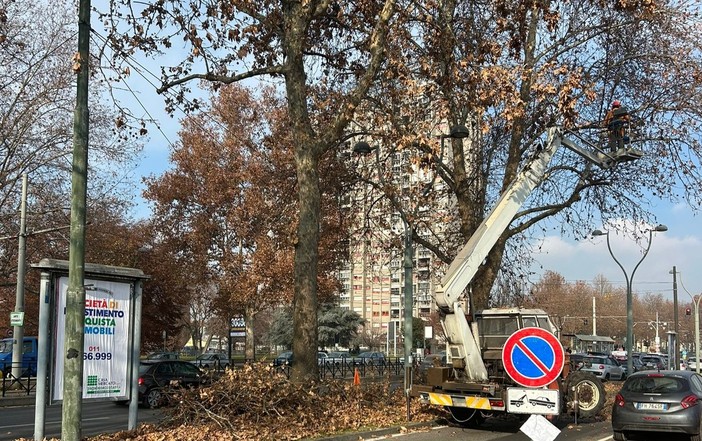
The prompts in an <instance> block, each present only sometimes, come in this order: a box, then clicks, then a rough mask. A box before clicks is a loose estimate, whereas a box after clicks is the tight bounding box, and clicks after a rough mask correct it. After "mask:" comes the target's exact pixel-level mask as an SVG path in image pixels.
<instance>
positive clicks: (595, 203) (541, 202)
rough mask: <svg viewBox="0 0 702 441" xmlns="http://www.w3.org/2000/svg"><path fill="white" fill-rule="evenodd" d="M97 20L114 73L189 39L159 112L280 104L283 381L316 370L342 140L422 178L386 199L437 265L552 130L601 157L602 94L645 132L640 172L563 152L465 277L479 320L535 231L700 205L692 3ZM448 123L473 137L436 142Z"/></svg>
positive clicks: (147, 8)
mask: <svg viewBox="0 0 702 441" xmlns="http://www.w3.org/2000/svg"><path fill="white" fill-rule="evenodd" d="M130 7H131V8H130ZM100 17H101V18H102V19H103V21H104V22H105V23H106V24H107V25H108V26H109V27H110V28H111V33H110V36H109V42H110V44H111V45H112V47H113V48H114V50H115V53H116V54H117V56H118V57H122V60H125V61H126V60H128V57H129V55H130V54H131V53H132V51H133V50H136V49H142V50H144V51H146V52H147V53H149V54H154V53H156V52H158V51H160V50H169V49H172V48H173V47H174V45H175V44H176V42H177V44H178V45H181V44H184V47H185V49H186V53H185V54H183V53H182V52H180V53H179V54H173V53H171V54H172V55H183V56H182V58H179V59H176V60H175V61H173V62H172V63H171V64H170V65H168V66H166V65H164V67H163V69H162V86H161V87H160V89H159V90H160V91H161V92H162V93H164V94H167V105H169V106H173V105H183V106H185V107H186V108H191V109H192V108H198V107H199V106H201V104H202V102H201V101H197V100H188V99H186V97H187V96H188V91H189V87H191V86H190V84H192V83H191V82H192V81H205V82H208V83H209V84H211V85H212V87H214V88H218V87H221V86H223V85H226V84H230V83H234V82H240V81H248V80H251V79H254V78H262V79H264V80H269V79H272V80H273V81H274V82H275V83H276V85H277V86H278V87H279V89H280V90H281V91H282V93H283V94H284V98H285V106H286V112H287V115H286V117H287V118H288V130H289V140H290V146H291V152H292V156H293V158H294V170H295V174H294V184H293V185H294V188H295V192H296V198H297V199H296V201H295V203H296V208H295V210H296V214H297V217H295V218H294V219H293V222H294V229H295V233H294V235H293V238H292V239H291V243H292V244H293V246H294V249H295V258H294V262H293V267H294V273H293V274H294V285H293V286H294V295H293V306H294V323H295V326H294V330H295V338H294V343H293V344H294V351H295V353H296V359H297V360H298V363H299V364H297V366H296V367H294V369H293V377H294V378H302V377H305V376H308V375H309V376H312V377H314V376H315V374H316V371H317V367H316V356H315V354H314V348H316V346H317V343H318V335H317V328H316V325H315V324H316V322H317V320H316V318H317V303H318V298H317V292H318V285H317V283H318V279H319V278H318V267H317V265H318V262H319V261H320V255H319V249H320V228H321V226H322V218H321V213H322V208H321V204H322V202H321V200H322V196H321V191H320V182H321V179H322V176H324V175H325V174H326V170H325V169H324V168H323V167H322V166H321V164H322V163H323V162H322V159H323V157H324V156H325V155H326V154H328V155H340V154H341V153H342V152H344V151H347V150H348V147H347V146H346V144H345V143H344V141H345V140H347V139H349V138H351V137H355V138H360V137H365V138H368V139H374V140H376V141H375V143H377V144H380V145H382V147H383V152H384V154H383V156H382V157H381V161H383V163H382V164H380V169H381V170H392V165H391V163H390V162H389V160H390V158H397V157H398V156H399V157H402V158H406V159H407V161H406V162H405V163H404V166H406V167H412V168H414V169H418V170H422V171H423V172H424V173H426V175H427V177H428V182H429V183H431V187H430V188H429V191H427V187H426V185H425V184H426V183H425V182H423V183H422V184H421V185H409V186H403V185H401V184H398V185H388V186H382V190H383V192H384V193H385V195H386V196H390V197H391V198H392V199H393V200H395V201H396V202H399V204H396V205H394V206H395V210H397V211H400V212H401V213H402V214H403V216H404V218H405V219H406V221H407V222H408V224H409V225H410V227H411V229H412V232H413V239H414V241H415V242H416V243H419V244H421V245H422V246H424V247H425V248H427V249H429V250H431V251H432V252H433V253H434V255H435V256H437V257H438V258H439V259H440V260H442V261H444V262H449V261H451V259H452V258H453V256H455V254H456V252H457V250H458V249H459V248H460V247H461V246H462V245H463V244H464V243H465V242H466V240H467V238H468V237H470V235H471V234H472V233H473V232H474V231H475V230H476V229H477V228H478V226H479V225H480V223H481V222H482V221H483V219H484V217H485V213H486V212H487V210H488V209H489V207H491V206H492V204H494V201H495V200H496V198H497V197H498V194H499V193H500V191H502V190H504V189H505V188H506V186H507V185H509V184H510V183H511V182H512V181H513V180H514V177H515V175H516V173H517V172H518V171H519V170H520V169H521V168H522V166H523V164H524V162H525V161H526V160H528V159H529V158H530V157H531V155H533V152H534V151H535V150H536V149H537V148H538V147H539V145H540V143H541V142H543V139H544V137H545V133H546V130H547V128H548V127H549V126H551V125H554V124H556V125H560V126H562V127H564V128H565V129H568V130H572V131H573V132H572V133H582V134H584V135H583V136H584V137H585V138H587V139H588V140H591V141H592V146H594V147H593V148H597V146H601V145H602V142H603V141H602V139H603V136H602V135H603V133H602V130H601V124H600V121H601V119H602V117H603V115H604V113H605V111H606V110H607V108H608V106H609V102H610V101H611V100H612V99H614V98H616V99H620V100H622V101H623V102H624V103H625V105H626V106H627V107H628V108H629V109H630V110H631V111H632V113H633V114H634V115H635V116H636V118H637V121H641V122H645V125H643V126H641V127H639V129H638V130H637V131H636V133H635V136H634V139H633V144H632V145H635V146H636V148H638V149H640V150H642V151H644V152H645V153H646V155H645V157H644V158H643V159H641V160H639V161H637V162H635V163H630V164H627V165H626V166H622V167H617V168H616V169H611V170H600V169H598V168H597V167H595V166H593V165H591V164H589V163H586V162H585V160H584V159H582V158H580V157H577V156H575V155H574V154H572V153H570V152H568V151H561V152H560V154H559V156H558V157H557V158H556V160H555V161H554V162H553V166H552V168H551V169H550V170H549V172H548V173H547V179H546V180H545V181H544V182H543V184H542V185H541V186H540V187H539V189H538V190H537V191H536V192H534V194H533V195H532V197H531V198H530V201H529V203H528V204H527V205H526V206H525V207H524V209H523V210H522V211H521V212H520V213H519V214H518V215H517V216H516V219H515V221H514V222H513V223H512V224H511V226H510V228H509V229H508V230H507V231H505V232H504V234H503V235H502V237H501V238H500V240H499V241H498V243H497V245H496V246H495V247H494V248H493V250H492V251H491V253H490V254H489V255H488V257H487V259H486V260H485V262H484V263H483V265H482V266H481V267H480V269H479V272H478V274H477V276H476V277H475V278H474V281H473V287H472V288H473V289H472V292H473V296H474V299H473V303H474V304H475V306H476V307H478V308H480V307H484V306H487V305H489V304H490V301H491V295H490V291H491V289H492V287H493V285H494V282H495V280H496V278H497V277H498V276H499V275H500V274H502V275H504V276H507V277H510V276H516V275H518V274H519V273H520V272H522V270H520V268H525V267H526V265H520V263H521V262H519V261H518V258H520V257H523V256H524V255H525V254H520V253H519V252H520V250H522V249H523V246H524V245H528V242H527V239H528V238H529V236H530V235H534V234H538V230H537V228H538V227H536V226H537V225H542V222H543V221H544V220H545V219H547V218H551V219H556V221H558V222H560V223H561V225H563V227H562V231H563V233H564V234H573V235H575V236H576V237H578V235H579V234H580V233H577V231H590V230H591V228H583V226H584V225H586V226H588V227H590V226H591V225H592V224H593V223H596V222H600V221H603V222H604V221H607V220H608V219H611V218H619V217H625V218H630V219H632V220H634V221H636V222H638V221H642V220H643V221H645V220H652V219H654V218H655V213H653V212H652V205H649V201H650V200H653V199H655V198H666V199H670V200H683V201H687V202H689V203H690V205H691V206H693V207H697V205H698V203H699V201H700V196H701V195H700V188H702V186H700V174H699V165H700V153H702V152H701V150H700V149H701V146H700V143H699V141H700V138H699V133H700V121H702V118H700V113H701V110H702V109H701V108H700V106H701V105H702V104H701V103H702V101H700V100H699V99H696V98H698V97H699V96H700V80H701V79H702V75H701V72H700V66H701V63H700V61H701V60H700V54H702V51H700V44H701V43H700V42H701V41H702V38H700V32H701V30H700V28H699V26H698V23H699V8H698V6H697V5H696V4H695V2H691V1H689V2H686V1H685V0H679V1H677V0H676V1H661V2H654V1H639V0H631V1H621V0H606V1H601V2H593V1H589V0H582V1H576V2H572V1H567V2H566V1H552V2H547V3H539V2H531V1H496V2H491V3H487V4H486V3H484V2H473V1H456V0H448V1H440V2H422V1H412V0H409V1H394V0H385V1H372V0H363V1H358V2H351V3H344V4H340V3H336V2H331V1H327V0H319V1H310V2H296V1H287V0H283V1H270V0H267V1H260V2H255V4H253V3H251V2H249V1H231V2H226V3H216V4H213V3H210V2H204V1H203V2H194V3H193V2H179V1H175V2H155V3H151V4H147V5H136V4H132V2H130V1H129V0H113V1H111V2H110V3H109V9H107V10H105V11H101V15H100ZM123 20H126V22H127V23H128V24H129V26H128V27H125V26H121V25H123V24H124V21H123ZM171 60H173V58H172V59H171ZM457 125H463V126H465V127H466V129H467V130H468V135H469V136H467V137H464V138H462V139H448V138H446V137H445V136H444V134H446V133H448V130H449V128H451V127H454V126H457ZM576 130H577V132H576ZM378 188H380V187H378ZM372 197H374V196H373V195H372ZM447 202H448V203H447Z"/></svg>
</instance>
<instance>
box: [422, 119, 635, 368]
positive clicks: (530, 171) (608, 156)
mask: <svg viewBox="0 0 702 441" xmlns="http://www.w3.org/2000/svg"><path fill="white" fill-rule="evenodd" d="M561 145H564V146H565V147H566V148H568V149H570V150H572V151H574V152H575V153H577V154H579V155H580V156H582V157H584V158H586V159H587V160H589V161H590V162H592V163H595V164H596V165H598V166H599V167H601V168H603V169H607V168H610V167H612V166H614V165H615V164H617V163H619V162H624V161H632V160H636V159H638V158H640V157H641V156H642V155H643V153H642V152H640V151H638V150H633V149H626V150H624V149H622V151H621V152H615V153H604V152H601V151H600V150H599V149H597V148H595V150H596V151H595V152H594V153H593V152H592V151H590V150H588V149H585V148H582V147H580V146H579V145H578V144H576V143H575V142H573V141H571V140H570V139H567V138H565V137H564V134H563V131H562V129H561V128H559V127H551V128H550V129H549V130H548V137H547V141H546V144H545V145H544V146H542V147H541V148H540V149H539V150H538V151H537V152H536V153H535V155H534V156H533V157H532V158H531V159H530V161H529V162H528V163H527V164H526V166H525V167H524V168H523V169H522V170H521V171H520V172H519V173H518V174H517V177H516V179H515V180H514V182H512V184H511V185H510V186H509V187H508V188H507V189H506V190H505V191H504V193H503V194H502V196H500V199H499V200H498V201H497V204H496V205H495V207H494V208H493V209H492V210H491V211H490V213H489V214H488V215H487V217H486V218H485V220H484V221H483V222H482V223H481V224H480V226H479V227H478V229H477V230H476V231H475V233H473V235H472V236H471V238H470V239H469V240H468V243H467V244H466V245H465V246H464V247H463V249H461V251H460V252H459V253H458V255H457V256H456V258H455V259H454V260H453V262H451V265H450V266H449V268H448V270H447V272H446V275H445V276H444V277H443V278H442V280H441V285H440V286H438V287H437V289H436V291H435V301H436V304H437V306H438V308H439V310H440V311H441V312H442V316H443V317H442V325H443V327H444V332H445V334H446V339H447V349H448V357H449V359H450V360H451V363H452V365H453V367H454V368H458V369H462V370H463V371H464V372H465V374H466V376H467V377H468V378H469V379H471V380H477V381H482V380H486V379H487V378H488V373H487V370H486V368H485V364H484V362H483V360H482V354H481V351H480V342H479V332H478V329H477V323H476V322H472V323H469V322H468V319H467V318H466V316H467V315H468V314H469V313H470V312H471V311H470V307H471V305H470V301H466V299H462V298H461V296H462V294H463V293H464V292H465V290H466V288H467V287H468V286H469V284H470V282H471V281H472V280H473V277H474V276H475V273H476V272H477V271H478V268H479V267H480V265H481V264H482V262H483V260H484V259H485V258H486V257H487V255H488V253H489V252H490V250H491V249H492V248H493V246H495V243H496V242H497V240H498V239H499V238H500V236H501V235H502V233H503V232H504V231H505V230H506V229H507V228H508V227H509V224H510V223H511V222H512V220H513V219H514V216H515V215H516V214H517V211H519V209H520V207H521V206H522V205H523V204H524V202H525V201H526V199H527V198H528V197H529V195H530V194H531V192H532V191H533V190H534V188H536V186H538V185H539V184H540V183H541V181H542V180H543V179H544V176H545V175H546V172H547V170H548V166H549V163H550V162H551V159H552V158H553V155H554V154H555V153H556V152H557V151H558V149H559V148H560V147H561ZM468 300H469V299H468Z"/></svg>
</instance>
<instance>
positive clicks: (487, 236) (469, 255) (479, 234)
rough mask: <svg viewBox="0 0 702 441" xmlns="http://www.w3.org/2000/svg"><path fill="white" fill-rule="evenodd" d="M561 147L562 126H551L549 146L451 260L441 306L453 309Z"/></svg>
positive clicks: (439, 296) (439, 299) (439, 294)
mask: <svg viewBox="0 0 702 441" xmlns="http://www.w3.org/2000/svg"><path fill="white" fill-rule="evenodd" d="M560 146H561V132H560V129H559V128H557V127H552V128H550V129H549V132H548V140H547V142H546V145H545V146H544V147H543V148H542V149H541V150H540V151H539V152H537V154H536V155H535V156H534V157H533V158H532V160H531V161H530V162H529V164H527V165H526V167H525V168H524V169H523V170H522V171H521V172H519V175H518V176H517V178H516V179H515V180H514V182H513V183H512V184H511V185H510V186H509V187H508V188H507V190H506V191H505V192H504V193H503V194H502V196H501V197H500V199H499V200H498V201H497V204H496V205H495V207H494V208H493V209H492V211H490V213H489V214H488V216H487V217H486V218H485V220H483V222H482V223H481V224H480V226H479V227H478V229H477V230H476V231H475V233H473V235H472V236H471V238H470V240H468V243H467V244H466V245H465V246H464V247H463V249H461V251H460V252H459V253H458V255H457V256H456V258H455V259H454V260H453V262H451V265H450V266H449V268H448V271H447V272H446V274H445V275H444V277H443V278H442V279H441V285H440V286H439V287H437V289H436V303H437V306H438V307H439V308H440V309H444V310H446V309H448V310H452V309H453V307H454V304H455V303H456V301H457V300H458V298H459V297H460V296H461V294H462V293H463V291H465V289H466V287H467V286H468V285H469V284H470V282H471V280H473V277H474V276H475V273H476V272H477V271H478V268H479V267H480V264H481V263H482V262H483V260H485V258H486V257H487V255H488V253H489V252H490V250H491V249H492V247H493V246H494V245H495V243H496V242H497V240H498V239H499V238H500V236H501V235H502V233H503V232H504V231H505V230H506V229H507V227H508V226H509V224H510V223H511V222H512V219H513V218H514V216H515V215H516V214H517V211H518V210H519V208H520V207H521V206H522V204H524V201H525V200H526V199H527V198H528V197H529V195H530V194H531V192H532V191H533V190H534V188H535V187H536V186H537V185H539V183H540V182H541V180H542V179H543V176H544V174H545V173H546V170H547V167H548V164H549V163H550V162H551V158H552V157H553V155H554V154H555V153H556V151H557V150H558V148H559V147H560ZM466 312H469V311H466Z"/></svg>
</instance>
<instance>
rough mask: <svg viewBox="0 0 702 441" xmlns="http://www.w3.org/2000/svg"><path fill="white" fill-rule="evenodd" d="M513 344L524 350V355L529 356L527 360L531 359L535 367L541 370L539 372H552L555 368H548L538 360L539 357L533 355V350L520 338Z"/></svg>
mask: <svg viewBox="0 0 702 441" xmlns="http://www.w3.org/2000/svg"><path fill="white" fill-rule="evenodd" d="M515 345H516V346H517V347H518V348H519V349H521V350H522V352H524V355H526V356H527V357H529V360H531V361H532V363H534V364H535V365H536V367H537V368H539V369H540V370H541V372H543V373H544V374H553V373H554V372H555V369H549V368H548V367H547V366H546V365H545V364H543V363H542V362H541V360H539V358H538V357H537V356H536V355H534V353H533V352H531V349H529V347H528V346H527V345H525V344H524V342H523V341H522V340H519V341H517V342H516V343H515ZM555 365H556V363H554V368H555V367H556V366H555Z"/></svg>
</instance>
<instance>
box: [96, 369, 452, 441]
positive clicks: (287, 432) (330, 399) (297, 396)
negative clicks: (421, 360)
mask: <svg viewBox="0 0 702 441" xmlns="http://www.w3.org/2000/svg"><path fill="white" fill-rule="evenodd" d="M172 399H173V400H176V403H173V405H172V406H169V407H168V408H166V409H164V414H165V418H164V420H163V422H162V423H160V424H159V425H158V426H150V425H143V426H141V427H140V428H139V429H138V430H136V431H131V432H128V431H125V432H119V433H115V434H109V435H100V436H97V437H92V438H89V440H91V441H117V440H130V441H161V440H167V439H177V440H181V441H230V440H262V439H276V440H298V439H304V438H310V437H314V436H321V435H329V434H335V433H343V432H349V431H357V430H366V429H372V428H381V427H391V426H402V425H403V424H406V423H407V399H406V397H405V396H404V393H403V391H402V388H401V387H400V388H397V390H391V387H390V383H389V382H388V381H387V380H384V381H383V380H379V379H374V380H371V379H367V378H364V379H362V383H361V385H353V384H352V383H351V382H350V381H349V380H345V381H344V380H334V381H329V382H326V381H325V382H322V383H320V382H309V383H305V384H296V383H292V382H290V381H289V380H288V379H287V378H286V377H285V376H284V375H281V374H278V373H275V372H274V371H272V370H271V369H269V368H264V369H261V368H260V367H258V368H253V367H251V366H245V367H244V368H242V369H232V370H228V371H227V372H226V374H225V375H224V376H222V377H221V378H220V379H218V380H217V381H215V382H213V383H212V384H211V385H210V386H207V387H201V388H199V389H191V390H182V391H181V392H179V393H177V394H175V395H174V396H173V397H172ZM410 415H411V418H412V421H413V422H415V421H432V420H435V419H437V418H441V417H445V416H446V415H445V414H444V413H443V412H442V410H441V409H440V408H437V407H436V406H428V405H421V404H419V403H418V400H416V399H412V400H411V401H410Z"/></svg>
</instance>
